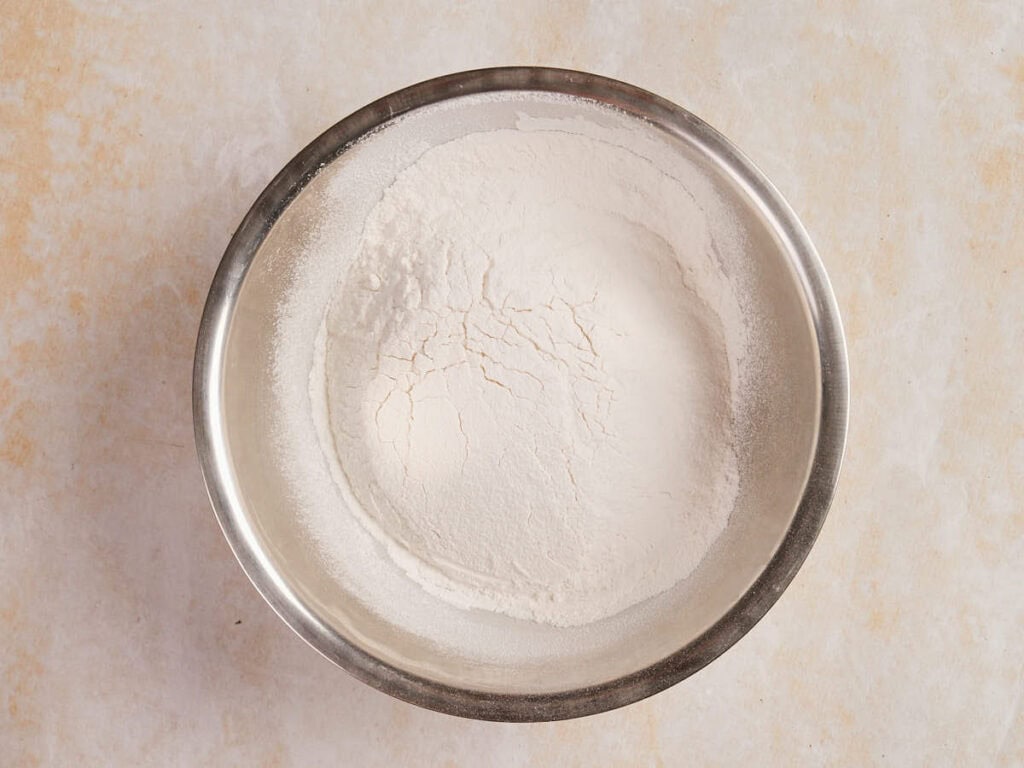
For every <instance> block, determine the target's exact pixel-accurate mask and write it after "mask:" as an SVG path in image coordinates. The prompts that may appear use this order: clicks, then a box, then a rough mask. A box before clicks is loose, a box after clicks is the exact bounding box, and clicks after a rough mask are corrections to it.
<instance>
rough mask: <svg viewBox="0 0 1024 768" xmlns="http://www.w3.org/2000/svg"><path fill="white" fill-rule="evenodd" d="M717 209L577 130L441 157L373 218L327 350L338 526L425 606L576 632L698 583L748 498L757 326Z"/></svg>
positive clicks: (419, 169) (470, 141)
mask: <svg viewBox="0 0 1024 768" xmlns="http://www.w3.org/2000/svg"><path fill="white" fill-rule="evenodd" d="M319 204H321V205H323V206H325V207H328V208H329V207H330V206H332V205H340V204H343V201H341V200H334V199H331V198H330V196H325V197H324V199H323V200H322V201H320V203H319ZM708 204H709V201H705V200H702V199H701V198H700V196H699V194H698V193H695V192H694V190H693V189H691V188H688V187H687V186H684V185H683V184H682V183H680V182H679V181H678V180H677V179H675V178H672V177H670V176H668V175H666V174H664V173H663V172H662V171H661V170H659V168H658V167H656V166H655V165H654V164H652V163H651V162H649V161H648V160H646V159H644V158H643V157H641V156H639V155H638V154H636V153H634V152H632V151H631V150H629V149H626V148H623V147H620V146H616V145H614V144H612V143H608V142H606V141H602V140H600V139H599V138H596V137H594V136H587V135H580V134H579V133H568V132H565V131H560V130H553V129H552V130H547V129H543V128H537V129H533V130H528V131H525V130H498V131H491V132H484V133H475V134H470V135H468V136H466V137H464V138H460V139H456V140H454V141H451V142H448V143H445V144H441V145H439V146H436V147H433V148H431V149H428V150H427V151H426V152H424V153H423V154H422V155H421V156H420V157H419V159H418V160H417V161H416V162H415V163H413V164H412V165H410V166H409V167H408V168H407V169H405V170H404V171H403V172H401V173H400V174H399V176H398V178H397V179H396V180H395V181H394V183H393V184H392V185H391V186H390V187H389V188H388V189H387V190H386V192H385V193H384V195H383V197H382V199H381V200H380V201H379V203H378V204H377V205H376V206H375V208H374V209H373V211H372V212H371V214H370V216H369V218H368V220H367V221H366V223H365V228H364V231H363V234H362V237H361V239H360V241H359V245H358V248H357V251H356V253H355V254H354V258H353V260H352V261H351V262H350V266H349V267H348V269H347V271H346V272H345V273H344V274H343V275H342V276H341V279H340V280H339V281H338V283H337V286H336V288H335V292H334V297H333V299H332V300H331V302H330V306H329V307H328V308H327V311H326V312H325V314H324V317H323V323H322V326H321V329H320V334H319V337H318V339H317V341H316V345H317V349H316V352H315V354H314V361H313V369H312V372H311V374H310V378H309V394H310V401H311V403H312V408H313V414H312V415H313V421H314V423H315V425H316V430H317V433H318V436H319V439H320V442H321V448H322V450H323V453H324V456H325V458H326V460H327V462H328V464H329V465H330V468H331V472H332V476H333V477H334V480H335V482H336V483H338V485H339V486H341V487H343V488H344V489H345V491H346V493H347V494H348V495H349V496H350V497H351V498H353V499H354V500H355V502H357V503H355V504H353V505H352V507H353V509H352V510H351V511H349V510H347V509H338V510H337V512H336V514H337V515H347V514H355V515H356V516H357V517H358V519H359V521H360V523H361V524H362V525H363V526H364V527H365V528H366V529H367V530H368V531H369V532H370V533H371V534H372V535H373V536H374V537H375V538H376V539H377V540H378V541H379V542H380V543H381V544H382V545H383V546H384V547H385V548H386V550H387V552H388V553H389V555H390V556H391V558H392V559H393V560H394V561H395V562H396V563H397V564H398V565H399V566H400V567H401V568H402V570H403V571H405V573H406V574H407V575H408V576H409V577H411V578H412V579H413V580H415V581H416V582H417V583H419V584H420V585H421V586H422V587H423V588H424V589H426V590H427V591H428V592H429V593H431V594H433V595H435V596H437V597H440V598H442V599H444V600H445V601H448V602H449V603H452V604H454V605H456V606H459V607H462V608H481V609H486V610H490V611H495V612H499V613H502V614H506V615H508V616H512V617H516V618H522V619H530V620H534V621H538V622H543V623H548V624H553V625H557V626H574V625H582V624H586V623H588V622H592V621H595V620H598V619H601V618H604V617H607V616H610V615H613V614H615V613H618V612H620V611H622V610H623V609H625V608H627V607H629V606H631V605H633V604H635V603H638V602H640V601H642V600H644V599H646V598H649V597H652V596H653V595H656V594H658V593H660V592H662V591H664V590H666V589H668V588H670V587H671V586H672V585H674V584H675V583H677V582H678V581H680V580H681V579H683V578H685V577H686V576H687V575H688V574H689V573H691V572H692V571H693V569H694V568H695V567H696V566H697V565H698V564H699V562H700V561H701V559H702V558H703V557H704V555H705V554H706V552H707V551H708V549H709V548H710V546H711V545H712V544H713V542H714V541H715V539H716V537H717V536H718V535H719V534H720V533H721V531H722V530H723V529H724V527H725V525H726V523H727V521H728V517H729V514H730V512H731V511H732V507H733V504H734V502H735V499H736V495H737V488H738V477H737V469H736V454H735V451H734V448H733V416H734V413H733V404H732V397H733V391H734V389H735V386H736V379H737V368H738V365H739V362H738V357H737V356H738V355H739V354H741V350H742V348H743V344H742V335H743V327H742V323H741V321H740V320H739V318H740V317H741V314H740V310H739V307H738V306H737V304H736V299H735V297H734V296H733V293H732V291H731V289H730V286H729V281H728V280H727V279H726V277H725V275H723V274H722V272H721V269H720V266H719V264H718V261H717V259H716V257H715V241H714V239H713V237H712V234H711V232H710V231H709V224H708V217H707V215H706V213H705V209H706V207H707V206H708ZM326 221H327V223H326V224H325V225H324V227H325V229H324V231H323V232H321V233H319V237H318V239H317V246H316V247H317V248H318V249H321V250H323V251H324V254H323V255H324V259H325V260H326V261H330V259H327V257H326V253H327V252H328V251H329V250H330V249H331V248H332V247H333V248H337V247H340V246H338V245H337V243H335V242H334V241H333V239H332V233H331V229H330V219H329V217H327V219H326ZM338 242H339V243H340V238H339V240H338ZM307 256H308V257H311V258H313V259H315V258H317V256H318V254H316V253H313V254H309V255H307ZM284 341H285V342H286V343H295V342H296V341H297V340H294V339H292V340H284ZM727 342H728V343H727ZM317 519H322V516H321V517H319V518H317ZM318 536H320V538H321V540H322V543H323V544H324V546H325V547H327V548H330V547H337V548H338V550H339V556H343V555H341V551H342V549H343V548H344V546H345V542H344V541H343V540H340V539H338V540H333V539H332V538H331V536H332V531H331V530H330V527H329V526H326V527H322V528H321V529H320V530H319V531H318Z"/></svg>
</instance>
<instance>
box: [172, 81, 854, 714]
mask: <svg viewBox="0 0 1024 768" xmlns="http://www.w3.org/2000/svg"><path fill="white" fill-rule="evenodd" d="M500 91H541V92H553V93H559V94H565V95H570V96H577V97H582V98H585V99H590V100H593V101H596V102H599V103H603V104H606V105H610V106H613V107H615V108H617V109H619V110H623V111H625V112H627V113H629V114H632V115H634V116H637V117H639V118H641V119H643V120H645V121H648V122H651V123H654V124H655V125H657V126H658V127H659V128H661V129H663V130H666V131H668V132H669V133H671V134H673V135H675V136H677V137H679V138H681V139H683V140H685V141H686V142H687V143H689V144H690V145H694V146H696V147H697V148H698V149H700V151H702V152H703V153H704V154H705V155H707V156H708V157H709V158H710V159H711V160H713V161H714V162H715V163H716V165H717V166H718V167H719V169H720V170H723V171H725V172H726V173H728V174H729V176H730V177H731V178H732V180H733V181H734V182H735V183H737V184H738V186H739V187H740V188H741V189H742V190H743V192H744V193H745V194H746V195H747V196H748V197H749V198H750V199H751V201H752V202H755V203H757V204H758V206H759V207H760V209H761V213H762V215H763V216H764V218H765V220H766V221H767V222H768V223H769V225H771V226H772V227H773V228H774V229H775V234H776V236H777V237H778V238H779V239H780V241H781V242H782V243H783V244H784V245H785V246H786V250H787V251H788V256H789V258H790V261H791V263H792V266H793V268H794V269H795V272H796V274H797V277H798V279H799V281H800V283H801V285H802V289H803V292H804V297H805V300H806V301H807V304H808V307H809V312H810V316H811V322H812V325H813V328H814V332H815V336H816V341H817V348H818V354H819V374H820V387H821V390H820V394H821V407H820V415H819V423H818V434H817V441H816V445H815V449H814V456H813V460H812V462H811V466H810V470H809V473H808V477H807V480H806V483H805V486H804V491H803V494H802V496H801V499H800V502H799V504H798V506H797V509H796V512H795V514H794V517H793V520H792V522H791V523H790V526H789V528H788V530H787V532H786V534H785V536H784V537H783V540H782V542H781V544H780V545H779V547H778V548H777V550H776V551H775V553H774V555H773V556H772V558H771V560H770V561H769V562H768V564H767V565H766V566H765V567H764V569H763V570H762V571H761V573H760V575H759V576H758V577H757V578H756V579H755V581H754V582H753V584H751V585H750V587H749V588H748V589H747V590H746V591H745V592H744V594H743V595H742V596H741V597H740V598H739V600H738V601H737V602H736V603H735V604H734V605H733V606H732V607H731V608H730V609H729V610H728V611H726V613H725V614H723V615H722V616H721V617H720V618H719V619H718V620H717V621H716V622H715V623H714V624H713V625H712V626H711V627H709V628H708V629H707V630H706V631H705V632H704V633H702V634H701V635H700V636H698V637H697V638H695V639H694V640H692V641H691V642H689V643H688V644H687V645H685V646H683V647H682V648H680V649H679V650H677V651H675V652H674V653H672V654H670V655H669V656H667V657H665V658H663V659H661V660H660V661H657V662H655V663H654V664H651V665H649V666H647V667H645V668H643V669H640V670H637V671H635V672H632V673H630V674H627V675H624V676H622V677H619V678H616V679H613V680H609V681H607V682H604V683H601V684H599V685H594V686H588V687H582V688H574V689H570V690H565V691H558V692H554V693H542V694H541V693H538V694H510V693H498V692H491V691H482V690H474V689H467V688H459V687H455V686H452V685H448V684H446V683H440V682H437V681H434V680H430V679H428V678H425V677H422V676H419V675H416V674H413V673H410V672H408V671H406V670H403V669H401V668H399V667H396V666H394V665H391V664H389V663H387V662H385V661H383V660H381V659H379V658H377V657H375V656H374V655H372V654H371V653H369V652H368V651H366V650H365V649H363V648H361V647H359V646H358V645H356V644H355V643H353V642H351V641H350V640H348V639H347V638H345V637H344V636H342V635H341V634H340V633H339V632H338V631H336V630H335V629H333V628H332V627H330V626H328V625H327V624H326V622H324V621H323V620H322V619H321V618H320V617H319V616H317V614H316V612H315V611H314V610H313V608H312V607H311V606H309V605H307V604H306V603H305V602H304V601H303V600H302V599H301V598H300V596H299V595H298V594H297V593H296V592H295V591H293V590H292V589H291V587H290V586H289V585H288V584H287V583H286V582H285V580H284V578H283V577H282V576H281V574H279V573H278V572H277V571H276V569H275V567H274V565H273V562H272V561H271V559H270V558H269V556H268V555H267V553H266V552H265V551H264V550H263V548H262V546H261V544H260V541H259V538H258V537H257V536H256V534H255V531H254V529H253V528H252V527H251V525H250V523H249V520H248V518H247V516H246V511H245V508H244V505H243V504H242V503H241V497H240V495H239V494H238V493H237V490H236V488H235V486H234V479H233V472H232V469H231V464H230V459H229V454H228V452H227V445H226V439H225V436H224V424H223V419H222V417H223V413H222V409H221V405H220V392H221V383H222V367H223V362H224V360H223V356H224V352H225V345H226V340H227V336H228V333H229V331H230V326H231V318H232V315H233V313H234V309H235V306H236V304H237V300H238V296H239V292H240V289H241V286H242V283H243V281H244V279H245V275H246V273H247V271H248V268H249V266H250V265H251V264H252V261H253V259H254V257H255V255H256V253H257V252H258V250H259V247H260V245H261V244H262V242H263V240H264V238H265V237H266V235H267V234H268V232H269V231H270V229H271V227H272V226H273V225H274V223H275V222H276V220H277V219H278V217H279V216H280V215H281V213H282V212H283V211H284V210H285V208H287V206H288V205H289V204H290V203H291V201H292V200H293V199H294V198H295V197H296V195H298V193H299V192H300V191H301V190H302V189H303V188H304V187H305V186H306V184H308V183H309V181H310V180H311V179H312V178H313V177H314V176H316V174H317V173H318V172H319V171H320V170H321V169H322V168H324V167H325V166H326V165H328V164H329V163H330V162H331V161H333V160H334V159H336V158H337V157H338V156H339V155H341V154H342V153H343V152H345V151H346V149H347V148H348V147H350V146H351V145H352V143H353V142H355V141H356V140H357V139H359V138H360V137H362V136H364V135H366V134H367V133H369V132H370V131H373V130H376V129H378V128H380V127H381V126H382V125H384V124H385V123H387V122H389V121H391V120H393V119H394V118H396V117H398V116H400V115H402V114H404V113H406V112H409V111H412V110H415V109H419V108H421V107H425V106H428V105H430V104H435V103H437V102H440V101H445V100H449V99H453V98H457V97H460V96H466V95H471V94H482V93H492V92H500ZM192 409H193V422H194V429H195V441H196V449H197V452H198V457H199V462H200V465H201V468H202V473H203V478H204V481H205V483H206V488H207V493H208V495H209V498H210V503H211V505H212V506H213V509H214V512H215V514H216V517H217V521H218V522H219V524H220V527H221V529H222V530H223V532H224V536H225V537H226V538H227V540H228V543H229V545H230V547H231V550H232V552H233V553H234V555H235V557H236V558H237V559H238V561H239V563H240V564H241V566H242V568H243V570H244V571H245V573H246V575H247V576H248V577H249V579H250V581H252V583H253V585H254V586H255V587H256V589H257V590H258V591H259V593H260V594H261V595H262V596H263V598H264V599H265V600H266V601H267V602H268V603H269V604H270V606H271V607H272V608H273V609H274V611H275V612H276V613H277V614H278V616H280V617H281V619H282V620H283V621H284V622H285V623H286V624H287V625H288V626H289V627H291V629H292V630H293V631H294V632H295V633H296V634H298V635H299V637H301V638H302V639H303V640H305V641H306V642H307V643H308V644H309V645H310V646H312V647H313V648H314V649H315V650H316V651H318V652H319V653H320V654H321V655H323V656H324V657H326V658H327V659H329V660H331V661H332V662H334V663H335V664H337V665H338V666H340V667H342V668H343V669H345V670H347V671H348V672H349V673H350V674H352V675H353V676H354V677H356V678H358V679H359V680H361V681H362V682H364V683H367V684H368V685H371V686H373V687H374V688H377V689H379V690H381V691H383V692H385V693H388V694H390V695H392V696H394V697H396V698H399V699H402V700H405V701H408V702H411V703H413V704H417V705H419V706H421V707H425V708H427V709H432V710H436V711H438V712H444V713H447V714H451V715H458V716H461V717H469V718H475V719H481V720H495V721H507V722H534V721H551V720H562V719H567V718H572V717H581V716H584V715H591V714H596V713H598V712H604V711H607V710H610V709H615V708H617V707H621V706H624V705H626V704H630V703H632V702H635V701H639V700H640V699H643V698H646V697H648V696H651V695H653V694H655V693H658V692H660V691H662V690H664V689H665V688H668V687H669V686H671V685H674V684H675V683H677V682H679V681H681V680H683V679H684V678H686V677H689V676H690V675H692V674H694V673H695V672H697V671H698V670H700V669H702V668H703V667H704V666H706V665H707V664H709V663H710V662H712V661H713V660H714V659H716V658H717V657H718V656H720V655H721V654H722V653H724V652H725V651H726V650H727V649H728V648H730V647H731V646H732V645H734V644H735V643H736V642H737V641H738V640H739V639H740V638H741V637H742V636H743V635H745V634H746V633H747V632H748V631H749V630H750V629H751V628H752V627H753V626H754V625H755V624H756V623H757V622H758V621H759V620H760V619H761V618H762V617H763V616H764V615H765V614H766V613H767V612H768V609H769V608H771V606H772V605H773V604H774V603H775V601H776V600H778V598H779V596H780V595H781V594H782V592H783V591H784V590H785V588H786V587H787V586H788V585H789V583H790V582H791V581H792V580H793V578H794V576H795V575H796V573H797V571H798V570H799V568H800V566H801V565H802V564H803V562H804V560H805V559H806V557H807V554H808V553H809V551H810V549H811V546H812V545H813V544H814V541H815V539H816V538H817V535H818V532H819V531H820V529H821V527H822V524H823V523H824V520H825V517H826V515H827V513H828V508H829V506H830V504H831V501H832V498H833V495H834V492H835V486H836V482H837V480H838V476H839V471H840V467H841V464H842V460H843V454H844V451H845V444H846V433H847V428H848V414H849V373H848V362H847V354H846V343H845V338H844V335H843V329H842V322H841V319H840V316H839V309H838V306H837V304H836V300H835V296H834V295H833V291H832V287H831V284H830V282H829V279H828V276H827V274H826V273H825V269H824V267H823V265H822V263H821V260H820V258H819V257H818V254H817V251H816V250H815V248H814V245H813V244H812V243H811V240H810V237H809V236H808V234H807V232H806V231H805V229H804V227H803V225H802V224H801V223H800V221H799V219H798V218H797V216H796V214H795V213H794V212H793V210H792V209H791V208H790V206H789V205H788V203H787V202H786V201H785V200H784V199H783V197H782V195H781V194H780V193H779V192H778V190H776V188H775V187H774V185H773V184H772V183H771V182H770V181H769V180H768V179H767V177H766V176H765V175H764V174H763V173H762V172H761V171H760V170H759V169H758V168H757V167H756V166H755V165H754V164H753V163H752V162H751V161H750V160H749V159H748V158H747V157H746V155H744V154H743V153H742V152H741V151H740V150H739V149H738V148H737V147H735V146H734V145H733V144H732V143H731V142H730V141H729V140H728V139H726V138H725V137H724V136H723V135H722V134H721V133H719V132H718V131H716V130H715V129H714V128H712V127H711V126H709V125H708V124H707V123H705V122H704V121H703V120H701V119H700V118H698V117H696V116H695V115H693V114H692V113H690V112H689V111H687V110H685V109H683V108H682V107H679V106H677V105H675V104H673V103H672V102H669V101H667V100H666V99H663V98H661V97H660V96H656V95H655V94H652V93H650V92H648V91H645V90H643V89H641V88H638V87H636V86H633V85H630V84H628V83H624V82H621V81H618V80H613V79H610V78H607V77H603V76H600V75H595V74H591V73H587V72H580V71H576V70H568V69H554V68H548V67H497V68H490V69H477V70H470V71H465V72H457V73H453V74H449V75H445V76H442V77H437V78H433V79H431V80H426V81H423V82H420V83H418V84H416V85H412V86H409V87H406V88H403V89H401V90H398V91H396V92H394V93H392V94H389V95H387V96H384V97H383V98H381V99H378V100H377V101H374V102H372V103H371V104H368V105H367V106H365V107H363V108H362V109H359V110H357V111H356V112H354V113H352V114H351V115H349V116H348V117H346V118H344V119H343V120H341V121H340V122H338V123H336V124H335V125H333V126H331V127H330V128H328V129H327V130H326V131H325V132H324V133H322V134H321V135H320V136H319V137H317V138H316V139H314V140H313V141H312V142H311V143H310V144H309V145H308V146H306V147H305V148H304V149H303V150H302V151H301V152H299V153H298V154H297V155H296V156H295V157H294V158H293V159H292V160H291V161H289V162H288V164H287V165H285V167H284V168H283V169H282V170H281V171H280V172H279V173H278V174H277V176H275V178H274V179H273V180H272V181H271V182H270V184H269V185H267V187H266V189H264V190H263V192H262V193H261V194H260V196H259V197H258V198H257V199H256V202H255V203H254V204H253V206H252V208H251V209H250V210H249V212H248V213H247V214H246V216H245V218H244V219H243V220H242V223H241V224H240V225H239V227H238V229H237V231H236V232H235V234H234V236H233V237H232V238H231V241H230V243H229V244H228V246H227V249H226V250H225V253H224V256H223V258H222V259H221V262H220V265H219V267H218V268H217V271H216V274H215V276H214V278H213V281H212V284H211V287H210V291H209V295H208V297H207V300H206V305H205V307H204V310H203V316H202V320H201V322H200V326H199V333H198V338H197V342H196V353H195V363H194V368H193V380H192Z"/></svg>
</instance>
